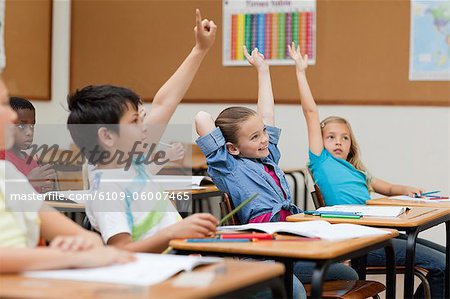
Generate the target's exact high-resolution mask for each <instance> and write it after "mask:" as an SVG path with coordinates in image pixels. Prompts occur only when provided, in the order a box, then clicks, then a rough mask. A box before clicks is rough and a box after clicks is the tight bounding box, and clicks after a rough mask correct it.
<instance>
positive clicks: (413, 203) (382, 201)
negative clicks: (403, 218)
mask: <svg viewBox="0 0 450 299" xmlns="http://www.w3.org/2000/svg"><path fill="white" fill-rule="evenodd" d="M366 204H368V205H381V206H403V207H429V208H443V209H450V202H423V201H420V200H413V199H412V200H398V199H397V200H395V199H389V198H387V197H383V198H377V199H371V200H368V201H366Z"/></svg>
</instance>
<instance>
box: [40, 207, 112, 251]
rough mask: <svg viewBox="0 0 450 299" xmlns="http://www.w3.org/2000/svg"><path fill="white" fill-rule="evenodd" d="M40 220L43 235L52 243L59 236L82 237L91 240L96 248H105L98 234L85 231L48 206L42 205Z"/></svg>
mask: <svg viewBox="0 0 450 299" xmlns="http://www.w3.org/2000/svg"><path fill="white" fill-rule="evenodd" d="M39 218H40V220H41V234H42V236H43V237H44V239H46V240H47V241H51V240H53V239H54V238H55V237H57V236H82V237H83V238H84V239H86V240H90V241H91V242H92V244H94V245H95V246H103V242H102V240H101V238H100V237H99V236H98V235H97V234H96V233H93V232H90V231H87V230H85V229H83V228H82V227H81V226H79V225H77V224H76V223H75V222H73V221H72V220H70V219H69V218H67V217H66V216H64V215H62V214H61V213H60V212H58V211H56V210H55V209H53V208H52V207H50V206H48V205H46V204H43V205H42V208H41V210H40V212H39Z"/></svg>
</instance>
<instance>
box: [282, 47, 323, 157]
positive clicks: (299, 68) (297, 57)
mask: <svg viewBox="0 0 450 299" xmlns="http://www.w3.org/2000/svg"><path fill="white" fill-rule="evenodd" d="M288 48H289V55H290V56H291V58H292V59H293V60H294V61H295V66H296V67H295V69H296V73H297V83H298V90H299V92H300V101H301V104H302V109H303V115H304V116H305V119H306V126H307V128H308V143H309V149H310V150H311V152H312V153H313V154H315V155H320V153H322V150H323V141H322V130H321V128H320V120H319V112H318V110H317V105H316V103H315V102H314V98H313V96H312V93H311V90H310V89H309V85H308V81H307V80H306V72H305V71H306V68H307V67H308V55H306V54H305V55H303V56H302V54H301V53H300V47H299V46H298V47H297V48H296V47H295V43H294V42H292V45H291V46H289V45H288Z"/></svg>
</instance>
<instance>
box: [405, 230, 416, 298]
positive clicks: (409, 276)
mask: <svg viewBox="0 0 450 299" xmlns="http://www.w3.org/2000/svg"><path fill="white" fill-rule="evenodd" d="M406 234H407V239H406V260H405V284H404V289H405V298H412V297H413V291H414V260H415V256H416V241H417V235H418V234H419V230H418V229H417V228H415V229H414V230H410V231H408V232H407V233H406Z"/></svg>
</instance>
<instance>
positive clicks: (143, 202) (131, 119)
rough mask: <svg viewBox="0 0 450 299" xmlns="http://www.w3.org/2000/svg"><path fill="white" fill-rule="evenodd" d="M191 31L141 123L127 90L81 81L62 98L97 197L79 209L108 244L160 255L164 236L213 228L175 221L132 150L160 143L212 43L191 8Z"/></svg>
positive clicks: (204, 217) (209, 25) (209, 221)
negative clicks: (188, 46)
mask: <svg viewBox="0 0 450 299" xmlns="http://www.w3.org/2000/svg"><path fill="white" fill-rule="evenodd" d="M194 32H195V39H196V44H195V47H194V48H193V49H192V51H191V53H190V54H189V55H188V57H187V58H186V59H185V60H184V62H183V63H182V64H181V66H180V67H179V68H178V69H177V71H176V72H175V73H174V74H173V75H172V77H171V78H170V79H169V80H168V81H167V82H166V83H165V84H164V85H163V86H162V87H161V89H160V90H159V91H158V92H157V94H156V95H155V97H154V99H153V102H152V109H151V111H150V112H149V113H148V114H147V115H146V117H145V119H144V120H142V117H141V115H140V112H141V108H142V105H141V104H142V103H141V100H140V98H139V96H138V95H137V94H136V93H134V92H133V91H131V90H129V89H127V88H123V87H117V86H112V85H101V86H87V87H85V88H83V89H81V90H77V91H76V92H75V93H74V94H72V95H71V96H69V98H68V107H69V110H70V115H69V118H68V121H67V123H68V127H69V131H70V134H71V135H72V138H73V140H74V142H75V143H76V145H77V146H78V147H79V148H80V150H81V151H82V152H83V154H84V155H85V156H86V158H87V159H88V160H89V162H90V163H91V164H94V165H96V168H95V169H94V170H93V171H92V172H91V175H90V177H91V178H90V183H91V194H96V195H97V196H98V198H94V200H90V201H87V202H86V214H87V216H88V217H89V220H90V222H91V224H92V226H93V227H94V229H96V230H98V231H99V232H100V233H101V234H102V238H103V240H104V242H105V243H107V244H108V245H114V246H117V247H120V248H124V249H127V250H131V251H140V252H162V251H163V250H164V249H165V248H166V247H167V246H168V243H169V241H170V240H171V239H174V238H186V237H204V236H207V235H208V234H209V233H211V232H214V231H215V228H216V225H217V219H216V218H215V217H214V216H212V215H210V214H196V215H192V216H190V217H187V218H186V219H183V220H181V221H180V219H181V217H180V215H179V214H178V212H177V211H176V209H175V207H174V206H173V204H172V203H171V202H170V201H168V200H167V198H165V197H166V196H164V195H163V193H162V192H159V190H160V188H159V187H158V186H157V185H156V184H154V183H153V182H152V181H151V179H150V175H149V172H150V171H149V167H148V165H146V164H145V163H142V162H145V161H142V159H141V158H142V155H141V156H140V157H139V158H138V159H136V150H138V151H141V152H145V150H146V148H145V145H148V144H152V143H153V144H155V143H157V142H158V141H159V139H160V137H161V135H162V133H163V131H164V128H165V126H167V123H168V122H169V120H170V118H171V116H172V114H173V113H174V112H175V109H176V107H177V105H178V104H179V103H180V101H181V100H182V98H183V96H184V94H185V93H186V91H187V89H188V87H189V85H190V84H191V82H192V80H193V78H194V76H195V73H196V72H197V70H198V68H199V66H200V64H201V62H202V60H203V58H204V57H205V55H206V53H207V52H208V50H209V49H210V48H211V46H212V45H213V43H214V39H215V33H216V25H215V24H214V22H213V21H209V20H206V19H205V20H203V21H202V20H201V16H200V11H199V10H197V11H196V27H195V29H194ZM80 125H83V126H80ZM143 125H144V126H143ZM145 126H150V127H151V130H146V129H145ZM155 127H158V129H159V130H156V129H155ZM147 150H148V148H147ZM101 198H103V199H104V200H102V199H101Z"/></svg>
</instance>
